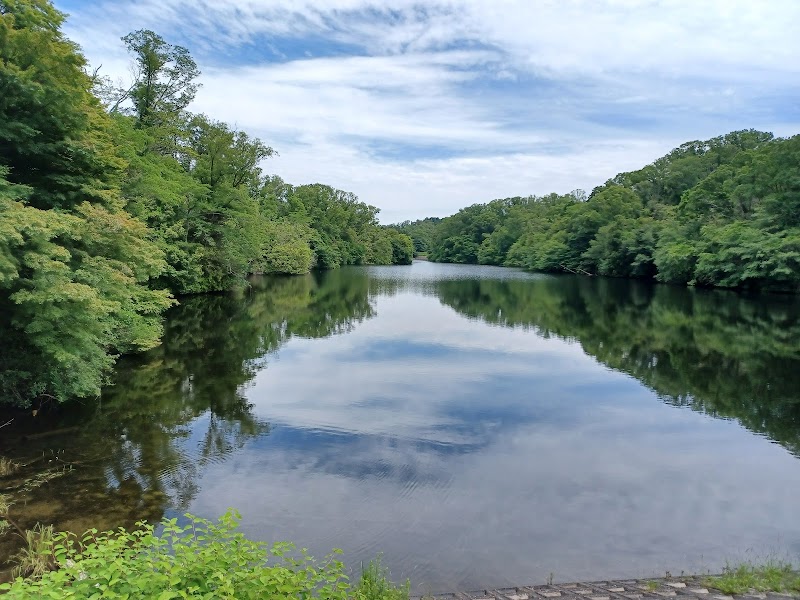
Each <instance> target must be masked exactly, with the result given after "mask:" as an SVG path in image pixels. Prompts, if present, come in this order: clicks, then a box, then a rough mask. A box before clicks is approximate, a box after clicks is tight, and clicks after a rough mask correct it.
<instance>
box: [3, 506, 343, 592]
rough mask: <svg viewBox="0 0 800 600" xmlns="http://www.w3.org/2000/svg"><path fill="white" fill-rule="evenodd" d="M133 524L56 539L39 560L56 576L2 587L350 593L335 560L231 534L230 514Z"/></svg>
mask: <svg viewBox="0 0 800 600" xmlns="http://www.w3.org/2000/svg"><path fill="white" fill-rule="evenodd" d="M186 517H187V519H188V523H187V524H186V525H181V524H179V523H178V521H177V520H176V519H167V520H164V521H163V522H162V523H161V525H160V532H159V534H158V535H157V534H156V532H155V528H154V526H153V525H150V524H148V523H145V522H141V523H139V528H138V529H135V530H132V531H127V530H125V529H122V528H120V529H118V530H116V531H108V532H102V533H101V532H98V531H97V530H90V531H88V532H87V533H86V534H84V535H83V536H81V537H80V538H76V536H74V535H72V534H67V533H62V534H56V535H55V536H54V537H53V539H52V541H45V542H43V545H44V546H45V548H44V549H43V550H41V553H42V554H43V555H45V556H50V557H52V560H53V561H54V562H55V563H56V564H57V565H58V570H55V571H49V572H46V573H43V574H42V575H41V577H40V578H37V579H21V578H18V579H17V580H16V581H14V582H13V583H11V584H3V585H2V586H0V590H6V591H7V596H6V597H8V598H9V599H13V598H29V597H33V596H35V597H38V598H48V597H52V598H56V597H57V598H76V599H79V598H87V599H88V598H131V597H134V598H160V599H162V600H168V599H171V598H231V599H233V598H236V599H237V600H238V599H245V598H253V599H256V598H258V599H261V598H306V599H310V598H319V599H330V600H335V599H340V600H346V599H347V598H348V597H349V592H350V590H351V586H350V584H349V583H348V581H347V577H346V575H345V574H344V567H343V565H342V563H341V562H339V561H337V560H336V559H335V554H331V555H330V556H328V557H326V558H325V560H324V561H323V562H321V563H318V562H317V561H315V560H313V559H312V558H311V557H309V556H308V555H307V554H306V553H305V552H304V551H300V552H299V553H297V552H295V551H294V548H293V547H292V545H291V544H287V543H277V544H275V545H273V546H272V547H268V546H267V545H266V544H263V543H259V542H254V541H251V540H248V539H247V538H246V537H244V535H243V534H242V533H240V532H239V531H237V528H238V524H239V518H240V517H239V515H238V513H236V512H235V511H229V512H227V513H226V514H225V515H224V516H222V517H221V518H220V519H219V521H218V522H216V523H214V522H211V521H208V520H205V519H200V518H197V517H193V516H191V515H187V516H186Z"/></svg>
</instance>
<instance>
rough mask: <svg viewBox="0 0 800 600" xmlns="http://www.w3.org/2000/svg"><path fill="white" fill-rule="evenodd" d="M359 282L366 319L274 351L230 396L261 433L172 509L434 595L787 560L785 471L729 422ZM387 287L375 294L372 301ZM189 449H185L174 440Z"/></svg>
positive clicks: (565, 347)
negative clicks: (244, 406) (378, 566)
mask: <svg viewBox="0 0 800 600" xmlns="http://www.w3.org/2000/svg"><path fill="white" fill-rule="evenodd" d="M469 269H470V268H464V267H449V266H444V265H428V264H424V263H416V264H415V265H414V266H412V267H410V268H407V269H397V270H392V269H372V270H370V277H372V278H374V279H376V280H382V279H386V280H391V281H393V282H394V283H395V284H396V285H394V286H381V285H375V286H372V288H371V289H373V291H372V292H371V298H370V302H371V304H372V306H373V308H374V314H373V316H372V318H370V319H367V320H365V321H363V322H361V323H360V324H358V325H357V326H355V327H354V328H353V329H352V330H351V331H349V332H347V333H344V334H341V335H334V336H332V337H328V338H322V339H310V338H303V337H294V338H292V339H290V340H289V341H288V342H287V343H286V344H285V345H284V346H283V347H282V348H281V349H280V350H279V351H277V353H276V354H275V356H274V357H271V359H270V360H269V362H268V364H267V365H266V368H264V369H263V370H260V371H259V372H258V373H257V374H256V375H255V377H254V379H253V380H252V381H251V382H250V383H248V384H247V385H246V386H245V388H244V389H243V391H242V393H243V394H244V395H245V396H246V398H247V400H248V402H250V403H252V405H253V407H252V411H253V413H254V415H255V416H256V417H257V418H258V419H259V420H261V421H265V422H269V423H270V426H271V427H270V434H269V435H267V436H260V437H256V438H254V439H251V440H250V441H248V442H246V443H245V444H244V446H243V447H242V448H241V449H240V450H238V451H237V452H235V453H233V454H232V455H231V456H228V457H227V458H226V460H225V461H224V462H218V463H214V464H211V465H209V466H208V467H207V468H206V469H205V470H204V471H203V473H202V475H201V477H200V479H199V482H198V489H199V491H198V493H197V494H196V496H195V497H194V499H193V501H192V502H191V504H190V506H189V509H190V510H191V511H192V512H195V513H198V514H201V515H204V516H215V515H217V514H219V513H221V512H223V511H224V510H225V508H226V507H228V506H236V507H238V508H239V509H240V510H241V511H242V512H243V514H244V528H245V531H246V532H247V533H249V534H251V535H253V536H256V537H259V538H262V539H267V540H275V539H291V540H294V541H295V542H297V543H298V544H299V545H300V546H303V547H308V548H309V549H310V550H311V551H312V553H314V554H317V555H322V554H324V553H325V552H327V551H328V550H330V549H331V548H332V547H341V548H343V549H344V551H345V559H346V561H347V562H348V564H350V565H356V566H357V565H358V564H359V562H360V561H362V560H363V561H366V560H369V558H371V557H372V556H374V555H375V554H376V553H378V552H382V553H384V562H385V563H386V564H387V565H388V566H389V567H390V568H391V570H392V574H393V576H394V577H395V578H398V579H402V578H405V577H409V578H411V580H412V583H413V584H414V587H415V589H417V590H420V591H442V590H452V589H471V588H479V587H486V586H504V585H513V584H525V583H542V582H544V581H545V580H546V579H547V578H548V576H549V574H550V573H553V574H554V576H555V578H556V580H560V581H563V580H578V579H601V578H606V577H630V576H654V575H659V574H661V575H663V573H664V572H665V571H670V572H672V573H673V574H676V573H679V572H680V571H682V570H686V571H702V570H706V569H711V570H716V569H718V568H720V567H721V566H722V565H723V564H724V562H725V561H726V560H728V559H733V560H735V559H736V558H741V557H742V556H744V555H748V556H749V555H753V554H757V555H761V556H764V555H766V554H768V553H769V554H775V553H777V554H781V553H786V552H790V553H791V552H794V553H800V515H798V511H797V498H800V462H798V460H797V459H796V458H795V457H793V456H792V455H791V454H790V453H789V452H788V451H787V450H786V449H785V448H784V447H781V446H779V445H777V444H775V443H771V442H770V441H769V440H768V439H766V438H765V437H762V436H760V435H756V434H754V433H751V432H750V431H748V430H747V429H745V428H744V427H743V426H742V425H740V424H739V423H738V422H736V421H730V420H720V419H716V418H713V417H711V416H707V415H705V414H701V413H698V412H696V411H692V410H690V409H689V408H679V407H675V406H670V405H668V404H665V403H664V402H663V401H662V400H661V399H660V398H659V396H658V395H657V394H656V393H655V392H654V391H651V390H650V389H648V388H646V387H644V386H643V385H642V384H641V383H639V382H638V381H637V380H636V379H634V378H633V377H631V376H629V375H626V374H624V373H621V372H618V371H615V370H612V369H610V368H609V367H607V366H605V365H604V364H603V363H600V362H599V361H598V360H597V359H596V358H594V357H592V356H590V355H587V353H586V352H584V350H583V348H582V345H581V343H580V341H579V340H572V341H570V340H569V339H566V340H565V339H560V338H557V337H554V336H551V337H549V338H545V337H542V336H541V335H538V334H537V333H536V332H535V331H534V330H533V329H531V328H523V327H521V326H518V327H499V326H496V325H491V324H487V323H486V322H485V321H483V320H478V319H476V318H468V317H465V316H463V315H462V314H459V313H458V312H457V311H456V310H454V309H453V308H451V307H450V306H447V305H445V304H443V303H442V302H441V301H440V299H439V298H437V296H436V294H435V293H430V292H431V289H432V288H431V287H430V285H429V284H430V282H432V281H434V282H435V281H437V280H440V279H461V278H467V279H469V278H474V277H479V278H493V277H503V278H512V279H526V278H530V279H531V283H530V285H537V284H538V282H541V281H542V279H541V278H537V277H535V276H529V275H526V274H523V273H519V272H516V271H510V270H497V269H485V268H477V269H472V270H471V271H470V270H469ZM389 288H391V293H388V292H387V293H386V294H384V293H382V292H381V290H382V289H384V290H385V289H389ZM189 443H191V442H189Z"/></svg>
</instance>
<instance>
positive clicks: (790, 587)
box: [705, 560, 800, 594]
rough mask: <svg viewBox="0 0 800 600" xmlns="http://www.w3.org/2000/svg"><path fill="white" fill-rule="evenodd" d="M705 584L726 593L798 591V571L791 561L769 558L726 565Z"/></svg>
mask: <svg viewBox="0 0 800 600" xmlns="http://www.w3.org/2000/svg"><path fill="white" fill-rule="evenodd" d="M705 585H707V586H709V587H713V588H715V589H718V590H720V591H721V592H724V593H726V594H745V593H747V592H751V591H754V592H784V593H785V592H789V593H795V594H797V593H800V573H798V571H797V570H796V569H795V568H794V566H793V565H792V564H791V563H788V562H784V561H778V560H775V561H773V560H771V561H767V562H765V563H763V564H749V563H744V564H740V565H737V566H730V565H729V566H727V567H725V570H724V571H723V573H722V575H719V576H716V577H709V578H708V579H706V580H705Z"/></svg>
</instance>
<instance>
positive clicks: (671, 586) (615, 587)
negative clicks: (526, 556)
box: [411, 576, 800, 600]
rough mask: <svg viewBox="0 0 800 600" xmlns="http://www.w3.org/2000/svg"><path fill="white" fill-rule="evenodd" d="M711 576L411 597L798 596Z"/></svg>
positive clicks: (724, 599)
mask: <svg viewBox="0 0 800 600" xmlns="http://www.w3.org/2000/svg"><path fill="white" fill-rule="evenodd" d="M712 579H715V577H712V576H690V577H674V578H667V579H624V580H618V581H617V580H615V581H595V582H584V583H558V584H555V583H554V584H549V585H534V586H522V587H510V588H500V589H485V590H477V591H472V592H453V593H446V594H435V595H432V596H431V595H423V596H412V597H411V598H412V600H664V599H670V598H672V599H674V600H755V599H758V600H787V598H800V590H798V591H794V590H792V591H788V592H773V591H758V590H751V591H749V592H748V593H745V594H726V593H725V592H723V591H722V590H720V589H717V588H715V587H712V585H711V584H712V581H711V580H712Z"/></svg>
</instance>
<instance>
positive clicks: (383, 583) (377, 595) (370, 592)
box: [356, 556, 411, 600]
mask: <svg viewBox="0 0 800 600" xmlns="http://www.w3.org/2000/svg"><path fill="white" fill-rule="evenodd" d="M410 589H411V584H410V583H409V582H408V581H406V583H405V585H403V586H400V587H398V586H396V585H394V584H393V583H392V582H391V581H390V580H389V570H388V569H387V568H386V567H384V566H383V565H382V564H381V557H380V556H378V557H377V558H375V559H373V560H371V561H370V562H369V564H368V565H367V566H366V567H363V566H362V568H361V579H360V580H359V582H358V586H357V587H356V592H357V594H358V595H357V596H356V597H357V598H359V600H362V599H363V600H408V596H409V594H410Z"/></svg>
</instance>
